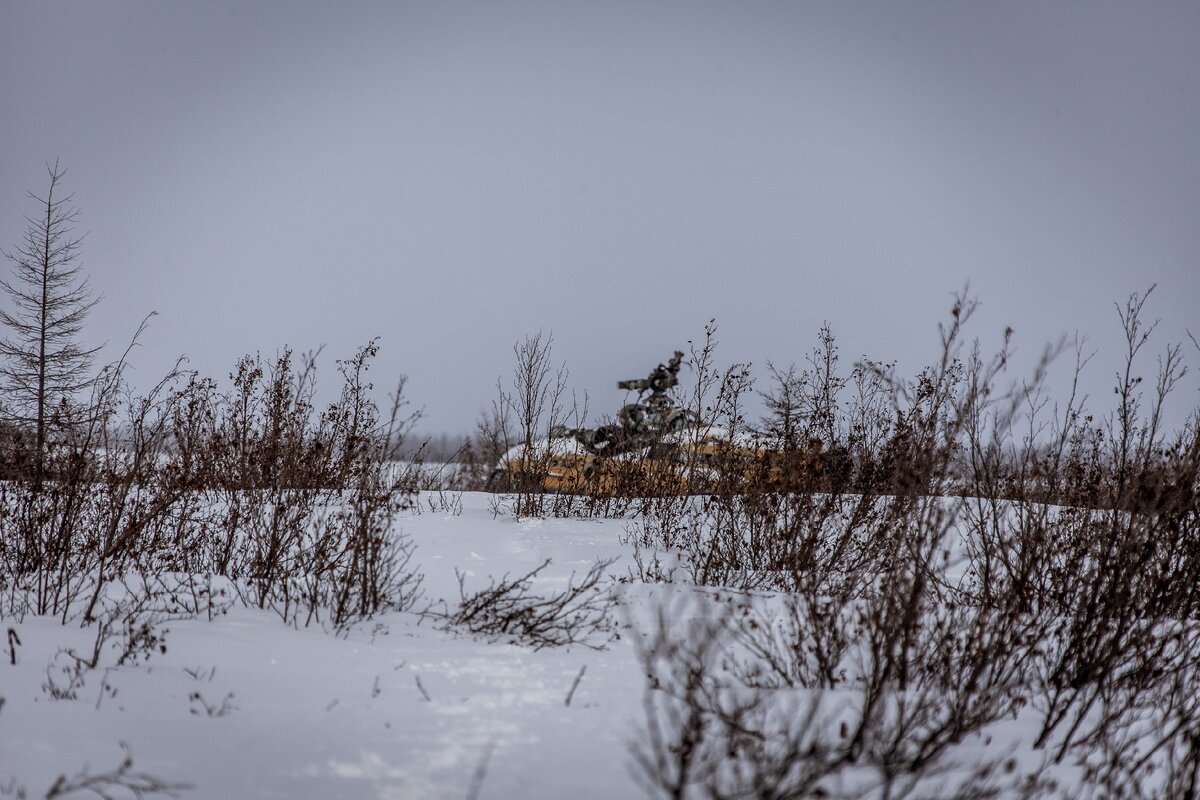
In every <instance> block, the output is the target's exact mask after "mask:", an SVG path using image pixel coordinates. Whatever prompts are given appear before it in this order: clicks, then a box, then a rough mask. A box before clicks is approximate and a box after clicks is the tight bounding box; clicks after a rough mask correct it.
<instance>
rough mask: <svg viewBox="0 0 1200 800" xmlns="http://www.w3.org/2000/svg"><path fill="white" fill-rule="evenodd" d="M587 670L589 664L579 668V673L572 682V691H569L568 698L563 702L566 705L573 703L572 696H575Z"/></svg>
mask: <svg viewBox="0 0 1200 800" xmlns="http://www.w3.org/2000/svg"><path fill="white" fill-rule="evenodd" d="M585 672H587V664H584V665H583V666H582V667H580V668H579V674H578V675H576V676H575V680H574V681H573V682H572V683H571V691H569V692H567V699H566V700H565V701H564V702H563V705H564V706H570V705H571V698H572V697H574V696H575V690H576V689H578V688H579V682H580V681H581V680H583V673H585Z"/></svg>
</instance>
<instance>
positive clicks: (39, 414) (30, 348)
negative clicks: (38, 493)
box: [0, 161, 99, 484]
mask: <svg viewBox="0 0 1200 800" xmlns="http://www.w3.org/2000/svg"><path fill="white" fill-rule="evenodd" d="M46 170H47V172H48V174H49V178H50V187H49V189H48V190H47V192H46V195H45V197H39V196H38V195H36V194H34V193H32V192H30V193H29V197H30V199H32V200H33V201H35V202H36V203H37V209H38V210H37V212H36V214H34V215H31V216H27V217H26V218H25V221H26V222H27V223H28V224H27V226H26V228H25V232H24V236H23V238H22V239H21V242H20V244H19V245H18V246H17V248H16V249H15V250H14V251H13V252H7V251H4V256H5V257H6V258H8V260H9V261H11V262H12V265H13V275H12V276H11V277H10V278H9V279H8V280H3V281H0V287H3V288H4V291H5V292H6V293H7V294H8V296H9V298H10V301H11V302H10V307H9V308H0V323H3V325H4V327H5V328H6V329H7V335H6V336H5V337H4V338H3V339H2V340H0V387H2V388H3V391H4V395H5V399H6V401H7V405H8V409H7V411H8V415H9V416H10V417H11V418H12V421H13V422H16V423H17V424H20V425H30V424H34V425H35V426H36V449H35V452H34V458H35V461H34V469H35V475H34V479H35V481H36V482H37V483H39V484H40V483H41V479H42V475H43V470H44V465H45V452H46V444H47V429H48V425H49V422H50V421H51V419H53V418H55V417H56V416H57V414H58V411H59V410H61V411H63V412H64V414H63V416H64V417H65V416H67V415H66V413H65V412H66V411H67V409H68V407H69V405H70V400H71V397H72V395H74V394H76V393H78V392H79V391H81V390H83V389H85V388H86V387H87V386H88V385H89V383H90V382H91V380H92V376H91V365H92V360H93V358H94V356H95V355H96V352H97V351H98V350H99V348H98V347H96V348H91V349H88V348H85V347H82V346H80V344H79V342H78V337H79V333H80V330H81V329H82V327H83V321H84V318H85V317H86V316H87V313H88V311H90V310H91V309H92V307H93V306H95V305H96V303H97V302H99V298H98V297H96V296H95V295H93V294H92V292H91V290H90V288H89V287H88V282H87V278H86V277H85V276H83V275H81V274H80V268H81V264H80V245H81V243H82V238H83V237H81V236H75V235H74V230H75V222H76V220H77V218H78V215H79V212H78V210H77V209H75V208H74V207H72V206H71V205H70V203H71V198H72V195H67V196H65V197H60V196H59V194H60V186H59V184H60V183H61V181H62V178H63V176H64V175H65V174H66V171H65V170H63V169H60V168H59V166H58V162H57V161H55V162H54V165H53V166H51V165H49V164H47V165H46Z"/></svg>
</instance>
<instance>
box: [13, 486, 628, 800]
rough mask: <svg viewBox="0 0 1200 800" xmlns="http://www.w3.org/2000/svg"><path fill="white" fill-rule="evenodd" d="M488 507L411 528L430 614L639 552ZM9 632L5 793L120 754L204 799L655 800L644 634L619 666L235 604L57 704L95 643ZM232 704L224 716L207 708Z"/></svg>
mask: <svg viewBox="0 0 1200 800" xmlns="http://www.w3.org/2000/svg"><path fill="white" fill-rule="evenodd" d="M490 502H491V496H489V495H482V494H476V495H472V494H467V495H465V496H464V502H463V506H464V509H463V511H462V513H461V514H459V515H451V514H447V513H435V512H433V511H431V510H430V508H429V506H428V503H427V504H426V506H425V508H424V510H423V512H422V513H420V514H414V515H408V516H404V517H403V518H401V519H400V520H399V521H398V523H397V524H399V525H400V526H401V527H402V528H403V530H404V532H405V533H406V534H408V535H409V536H411V537H412V539H413V540H414V541H415V543H416V545H417V550H416V556H415V562H417V563H419V565H420V569H421V571H422V572H423V573H424V575H425V584H424V586H425V596H426V599H427V600H433V601H436V600H439V599H444V600H445V601H446V603H447V604H449V606H450V607H451V608H453V607H454V604H455V603H456V601H457V600H458V598H459V587H458V579H457V576H456V573H455V570H456V568H457V569H458V570H460V571H462V572H463V573H465V575H466V578H465V580H466V582H467V583H466V585H467V589H468V590H471V589H473V588H475V589H477V588H484V587H485V586H486V585H487V583H488V576H494V577H497V578H499V577H500V576H502V575H503V574H505V573H510V574H511V575H512V576H517V575H520V574H524V573H526V572H528V571H530V570H532V569H533V568H535V567H537V566H538V565H539V564H541V563H542V561H544V560H545V559H551V560H552V563H551V565H550V566H549V567H547V569H546V570H545V571H544V572H543V573H542V574H541V575H540V576H539V581H540V582H542V583H539V584H538V585H539V586H545V588H547V589H550V588H562V587H563V586H565V585H566V581H567V580H568V579H569V577H570V576H571V574H572V572H575V573H578V574H580V575H582V574H583V573H584V572H586V571H587V569H588V567H589V566H590V565H591V564H592V563H594V562H595V560H596V559H597V558H608V557H618V558H620V557H623V556H625V555H626V551H627V548H626V547H624V546H622V545H621V544H620V541H619V540H620V537H621V534H622V532H623V531H624V527H625V525H626V523H624V522H622V521H621V520H558V519H546V520H541V519H529V520H522V521H514V520H513V519H512V517H511V516H504V515H501V516H499V517H496V518H494V517H493V514H492V512H491V510H490V508H489V506H490ZM610 571H611V572H613V573H615V574H624V573H625V571H626V567H625V565H624V564H623V563H622V562H620V561H618V562H617V563H615V564H613V566H612V567H611V568H610ZM3 624H4V626H5V627H6V628H7V627H10V626H11V627H12V628H13V629H14V630H15V632H16V634H17V635H18V636H19V638H20V641H21V645H20V646H19V647H17V649H16V653H17V664H16V666H11V665H10V664H9V663H8V661H9V659H8V652H7V650H5V652H4V653H3V656H4V658H3V662H2V663H0V697H3V698H4V700H5V702H4V705H3V707H2V708H0V796H5V792H6V791H8V792H11V793H13V794H15V789H16V788H17V787H21V786H23V787H25V789H26V790H27V791H28V793H29V796H30V797H41V796H43V795H44V794H45V792H46V790H47V789H48V788H49V787H50V786H51V784H52V783H53V782H54V780H55V778H56V777H57V776H59V775H60V774H64V773H65V774H67V775H68V776H70V775H73V774H75V773H77V772H78V771H79V770H81V769H82V768H83V767H85V765H86V766H87V767H89V768H90V770H91V771H92V772H93V773H94V772H103V771H107V770H109V769H112V768H113V767H115V766H117V765H118V764H119V763H120V761H121V758H122V756H123V753H122V750H121V748H120V744H119V743H121V742H124V743H126V744H127V745H128V746H129V748H130V750H131V752H132V754H133V758H134V770H135V771H138V772H144V773H148V774H150V775H153V776H155V777H158V778H161V779H162V780H165V781H169V782H174V783H186V784H190V785H191V788H190V789H189V790H187V791H185V792H183V793H182V796H183V797H188V798H443V797H445V798H463V797H466V796H468V793H469V792H470V791H471V786H472V781H473V778H474V776H475V774H476V772H477V770H480V769H486V772H485V773H484V774H483V776H482V782H481V783H480V784H479V794H478V797H480V798H508V797H521V798H563V797H571V798H589V797H597V798H600V797H603V798H611V797H637V796H641V795H642V794H643V792H642V791H641V790H640V789H639V788H638V786H637V784H636V782H635V781H634V778H633V777H632V775H631V772H630V770H629V769H628V768H627V767H628V763H629V755H628V752H629V751H628V747H629V743H630V742H631V741H632V739H633V737H634V736H635V735H636V733H637V730H638V725H639V719H640V714H641V697H642V691H643V678H642V675H641V672H640V668H639V665H638V662H637V660H636V658H635V656H634V654H633V650H632V648H631V647H630V645H629V641H628V637H627V636H622V638H621V639H620V640H617V641H613V642H611V643H610V644H609V645H608V646H607V649H605V650H603V651H597V650H593V649H590V648H588V647H584V646H578V645H577V646H573V647H570V648H560V649H552V648H546V649H541V650H535V649H533V648H531V647H526V646H519V645H515V644H511V643H508V642H495V641H487V640H485V639H481V638H474V637H472V636H470V635H468V634H462V633H456V632H451V631H447V630H444V626H443V625H439V624H437V622H435V621H433V620H431V619H429V618H424V619H422V617H421V616H419V615H418V614H415V613H391V614H385V615H381V616H379V617H377V618H376V619H374V620H372V621H370V622H367V623H364V624H361V625H359V626H357V627H356V628H354V629H353V630H352V631H350V632H349V634H348V635H345V636H339V635H335V634H333V633H331V632H328V631H325V630H322V629H321V628H320V627H319V626H315V625H314V626H311V627H309V628H299V629H295V628H292V627H289V626H287V625H285V624H284V623H283V622H282V621H281V620H280V618H279V616H278V615H276V614H275V613H273V612H271V611H259V610H256V609H247V608H245V607H244V606H243V605H242V604H241V603H236V604H234V605H233V606H232V608H231V609H230V610H229V612H228V614H227V615H225V616H223V617H219V618H217V619H216V620H214V621H212V622H209V621H207V620H199V619H197V620H184V621H178V622H173V623H169V624H168V625H167V626H166V628H167V631H168V632H167V634H166V644H167V652H166V653H165V654H161V655H160V654H155V655H154V656H153V657H151V658H150V659H149V660H148V661H147V662H145V663H144V664H142V665H139V666H122V667H120V668H117V669H112V670H109V671H107V673H106V672H105V670H104V668H103V664H102V666H101V669H98V670H94V671H92V672H90V673H88V674H87V675H86V683H85V684H84V686H83V688H82V689H81V690H80V691H79V693H78V697H77V699H74V700H56V699H53V698H51V696H50V695H49V693H48V692H47V691H46V690H45V689H44V688H43V684H45V683H46V682H47V668H48V665H49V664H51V662H52V661H53V660H54V659H55V655H56V653H57V652H58V651H59V650H60V649H62V648H67V647H74V648H76V649H77V650H78V651H79V652H83V651H85V650H88V649H89V648H90V647H91V643H92V641H93V639H94V635H93V632H92V631H91V630H81V629H80V628H79V627H78V626H77V625H71V624H68V625H66V626H63V625H61V624H59V623H58V621H56V620H54V619H46V618H36V617H32V616H29V617H26V618H25V619H24V620H23V621H21V622H19V623H18V622H17V621H15V620H12V619H8V620H4V621H3ZM601 641H602V640H601ZM585 666H586V672H585V674H584V676H583V678H582V679H581V680H580V682H579V684H578V688H577V689H576V691H575V693H574V696H573V698H572V700H571V704H570V706H567V705H565V700H566V697H567V694H568V692H569V691H570V690H571V686H572V683H573V682H574V681H575V678H576V676H577V675H578V674H579V672H580V669H581V668H583V667H585ZM418 680H419V681H420V685H418ZM102 682H103V683H105V684H107V685H108V686H109V687H111V688H112V689H115V694H113V693H112V692H111V691H106V690H105V688H104V686H102ZM421 687H423V688H424V691H425V692H426V693H428V696H429V699H428V700H426V699H425V696H424V694H423V692H422V690H421ZM195 693H199V695H200V698H198V699H192V698H193V696H194V694H195ZM226 699H228V702H229V704H231V706H232V708H231V709H230V710H228V711H227V712H226V713H224V714H217V715H213V716H210V715H209V714H208V713H207V712H206V711H205V708H204V705H205V704H207V705H208V706H210V707H212V708H214V709H219V707H220V706H221V704H222V703H223V702H225V701H226Z"/></svg>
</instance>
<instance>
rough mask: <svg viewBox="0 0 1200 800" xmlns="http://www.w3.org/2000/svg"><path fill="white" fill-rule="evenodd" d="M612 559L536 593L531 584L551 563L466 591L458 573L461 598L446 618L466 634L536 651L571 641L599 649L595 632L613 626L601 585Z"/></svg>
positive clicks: (607, 597) (606, 631)
mask: <svg viewBox="0 0 1200 800" xmlns="http://www.w3.org/2000/svg"><path fill="white" fill-rule="evenodd" d="M612 563H613V562H612V560H606V561H597V562H596V563H595V564H593V565H592V566H591V567H590V568H589V569H588V571H587V573H586V574H585V575H584V576H583V577H582V578H580V579H579V581H578V582H577V581H576V580H575V575H574V573H572V575H571V577H570V579H568V581H567V586H566V588H565V589H563V590H562V591H559V592H553V593H550V594H544V595H543V594H537V593H535V592H534V589H533V584H534V581H536V580H537V579H538V576H539V574H540V573H541V571H542V570H544V569H545V568H546V567H548V566H549V565H550V560H549V559H546V560H545V561H543V562H542V563H541V565H540V566H538V567H535V568H534V569H532V570H530V571H529V572H527V573H525V574H524V575H521V576H519V577H516V578H510V577H509V576H508V575H504V576H502V577H501V578H500V579H499V580H495V579H493V580H492V582H491V583H490V584H489V585H488V587H487V588H486V589H480V590H478V591H475V592H470V593H468V592H467V589H466V576H464V575H463V574H462V573H457V574H458V586H459V598H460V602H459V606H458V608H457V609H456V610H455V611H454V612H453V613H452V614H449V615H447V617H446V619H447V621H448V622H449V624H450V625H451V626H454V627H458V628H463V629H465V630H468V631H470V632H471V633H475V634H481V635H484V636H489V637H494V638H502V639H511V640H512V641H515V642H518V643H521V644H527V645H531V646H532V647H533V648H534V649H535V650H540V649H542V648H543V647H562V646H565V645H570V644H583V645H585V646H588V647H596V648H598V647H600V646H602V645H598V644H596V643H595V642H594V641H593V640H594V638H595V636H596V635H597V634H600V635H604V634H611V633H612V631H613V629H614V626H613V620H612V618H611V615H610V612H611V610H612V607H613V605H614V604H615V600H614V598H613V597H612V596H611V594H610V593H609V591H608V589H607V588H606V587H604V586H602V585H601V581H602V580H603V579H604V571H605V570H606V569H608V567H609V566H611V565H612Z"/></svg>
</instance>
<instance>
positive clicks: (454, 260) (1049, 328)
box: [0, 0, 1200, 431]
mask: <svg viewBox="0 0 1200 800" xmlns="http://www.w3.org/2000/svg"><path fill="white" fill-rule="evenodd" d="M0 109H2V112H0V148H2V149H0V245H2V246H3V247H4V248H5V249H11V247H12V245H13V244H15V243H16V242H17V240H18V239H19V237H20V234H21V229H22V225H23V221H22V215H23V214H25V213H29V212H30V210H31V206H30V204H29V202H28V201H27V199H26V197H25V192H26V190H34V191H40V190H42V189H43V188H44V184H45V168H44V166H43V165H44V162H46V161H53V160H54V159H55V158H58V159H61V161H62V164H63V165H64V166H66V167H67V168H68V170H69V172H68V175H67V179H66V187H67V189H69V190H71V191H74V193H75V203H76V205H77V206H78V207H79V209H80V211H81V222H80V228H81V230H84V231H87V232H88V236H87V239H86V245H85V248H84V258H85V268H86V270H87V271H88V273H89V274H90V276H91V280H92V283H93V285H94V286H95V288H96V289H97V290H99V291H100V292H102V293H103V294H104V296H105V299H104V301H103V303H102V304H101V305H100V306H98V307H97V308H96V310H95V311H94V312H93V313H92V317H91V320H90V323H89V327H88V333H89V335H90V336H91V337H92V338H93V339H95V340H97V341H100V340H108V341H110V342H112V343H113V345H112V347H111V348H110V349H113V350H115V349H116V344H117V343H119V342H123V341H124V340H126V339H127V338H128V336H129V335H130V334H131V333H132V331H133V329H134V328H135V327H136V324H137V321H138V320H139V319H140V318H141V316H142V315H144V314H145V313H147V312H149V311H151V310H157V311H158V312H159V313H160V316H159V317H158V318H157V319H156V320H155V321H154V323H153V327H152V328H151V330H150V332H149V334H148V335H147V336H146V338H145V340H144V347H143V348H142V349H141V351H140V352H139V353H138V354H137V356H136V358H135V361H136V365H137V373H136V375H137V376H140V378H141V379H143V380H148V379H149V378H150V377H151V376H153V375H156V374H159V373H161V372H162V371H163V370H165V369H166V368H167V367H168V366H169V365H170V363H171V362H172V360H173V358H174V356H176V355H178V354H186V355H187V356H189V357H190V359H191V362H192V364H193V366H195V367H196V368H198V369H200V370H201V371H203V372H205V373H208V374H214V375H218V376H223V375H224V374H225V373H227V372H228V371H229V369H230V367H231V366H232V364H233V362H234V361H235V359H236V358H237V357H238V355H239V354H242V353H246V352H253V351H263V352H264V353H273V352H274V351H275V350H276V349H277V348H279V347H280V346H282V345H284V344H290V345H292V346H293V347H295V348H297V349H300V350H305V349H308V348H312V347H316V346H318V345H322V344H324V345H327V349H326V355H327V358H326V364H327V367H329V370H328V371H327V373H326V375H325V380H326V384H327V385H328V384H330V383H332V378H333V375H332V366H333V365H332V363H331V362H332V358H333V357H335V356H343V355H349V354H350V353H352V352H353V350H354V349H355V347H356V346H357V345H358V344H360V343H362V342H364V341H366V340H367V339H369V338H370V337H373V336H379V337H381V345H382V351H381V354H380V358H379V361H378V366H377V367H376V369H375V371H374V376H375V378H376V380H377V382H379V383H380V384H389V383H391V382H392V380H393V379H394V377H395V376H396V375H398V374H399V373H401V372H404V373H408V374H409V375H410V376H411V382H410V396H411V398H412V399H413V400H414V401H415V402H416V403H417V404H419V405H425V406H426V407H427V411H428V419H427V423H426V425H425V427H426V428H427V429H429V430H444V431H466V430H468V429H470V427H471V426H472V425H473V423H474V420H475V418H476V416H477V415H478V413H479V411H480V410H482V409H483V408H484V407H485V406H486V405H487V404H488V403H489V401H490V399H491V397H492V396H493V394H494V390H493V386H494V383H495V381H496V378H497V377H498V376H499V375H500V374H501V373H503V372H506V371H507V370H508V368H509V365H510V363H511V361H512V353H511V348H512V345H513V343H514V342H515V341H516V340H518V339H520V338H521V337H522V336H524V335H525V334H527V333H532V332H536V331H537V330H539V329H541V330H544V331H547V332H549V331H553V334H554V337H555V353H556V356H557V357H558V359H560V360H564V361H566V362H567V363H568V366H569V367H570V368H571V371H572V383H573V384H574V385H575V386H576V387H578V388H579V389H581V390H587V391H588V392H589V393H590V394H591V396H592V406H593V409H594V410H597V411H612V410H615V408H616V406H617V404H619V403H620V402H621V400H622V394H621V393H620V392H618V391H617V390H616V389H615V386H614V382H615V381H616V380H617V379H619V378H628V377H636V376H639V375H642V374H644V373H645V372H647V371H648V370H649V369H650V368H651V367H652V366H653V365H654V364H656V363H658V362H659V361H662V360H665V359H666V358H667V357H668V356H669V355H670V352H671V351H672V350H674V349H676V348H683V347H685V342H686V340H688V339H694V338H698V337H700V336H701V335H702V334H703V327H704V324H705V322H706V321H707V320H709V319H710V318H716V319H717V320H718V323H719V325H720V332H721V339H722V353H721V355H722V357H723V359H724V360H726V361H732V360H748V361H753V362H754V363H755V364H756V365H759V366H761V365H765V362H766V361H767V360H768V359H769V360H772V361H774V362H776V363H777V364H786V363H788V362H791V361H797V362H799V361H800V360H802V358H803V356H804V354H805V352H806V351H807V350H809V349H810V348H811V347H812V346H813V344H814V343H815V335H814V334H815V332H816V330H817V328H818V327H819V326H820V324H821V323H822V321H824V320H828V322H829V323H830V325H831V326H832V328H833V330H834V332H835V334H836V335H837V336H838V337H839V339H840V341H841V343H842V353H843V357H844V359H845V361H846V362H847V363H849V362H852V361H853V360H854V359H855V358H856V357H857V356H859V355H861V354H863V353H866V354H868V355H870V356H872V357H875V358H878V359H885V360H890V359H898V360H899V362H900V368H901V370H902V371H905V370H915V369H916V368H917V367H918V366H919V365H920V364H922V363H924V362H925V361H926V360H928V359H931V358H933V357H934V355H935V352H936V341H937V331H936V323H937V321H938V320H939V319H942V318H943V317H944V315H945V311H946V310H947V309H948V307H949V304H950V298H951V295H952V293H953V292H954V291H955V290H956V289H957V288H959V287H961V286H962V285H963V284H964V282H966V281H970V283H971V286H972V290H973V292H974V293H975V294H977V295H978V296H979V297H980V299H981V300H982V301H983V303H984V306H983V308H982V310H981V311H980V313H979V315H978V317H977V319H976V325H975V326H974V332H975V333H976V334H978V335H979V336H980V337H981V338H983V339H984V341H985V342H991V343H995V342H998V341H999V338H1000V333H1001V331H1002V330H1003V328H1004V326H1005V325H1012V326H1013V327H1014V328H1015V329H1016V341H1017V345H1018V348H1019V349H1020V350H1021V351H1022V352H1023V353H1025V354H1026V356H1028V357H1029V358H1032V356H1033V355H1034V354H1035V353H1036V352H1038V351H1039V350H1040V347H1041V345H1042V344H1043V343H1044V342H1046V341H1048V340H1052V339H1055V338H1057V337H1058V336H1059V335H1060V334H1062V333H1070V332H1073V331H1076V330H1079V331H1081V332H1083V333H1085V334H1088V335H1089V336H1090V338H1091V340H1092V342H1093V344H1094V346H1095V347H1098V348H1099V349H1100V351H1101V352H1100V354H1099V355H1098V356H1097V360H1096V361H1095V362H1094V366H1093V369H1092V374H1091V376H1090V379H1089V380H1090V381H1091V383H1090V384H1089V385H1090V388H1091V389H1092V391H1093V393H1103V391H1104V389H1105V387H1106V386H1107V385H1108V383H1109V378H1110V376H1111V374H1112V371H1113V369H1115V366H1116V359H1117V357H1118V352H1117V345H1118V336H1117V333H1118V331H1117V327H1116V315H1115V312H1114V309H1113V303H1114V302H1115V301H1119V300H1122V299H1123V298H1124V297H1125V296H1126V295H1128V294H1129V293H1130V292H1132V291H1135V290H1141V289H1144V288H1146V287H1147V286H1149V285H1150V284H1152V283H1157V284H1158V287H1159V288H1158V290H1157V292H1156V295H1155V297H1154V299H1153V300H1152V303H1151V305H1150V308H1151V311H1152V313H1153V315H1154V316H1156V317H1161V318H1162V320H1163V323H1162V328H1161V330H1162V333H1163V337H1164V338H1163V342H1165V341H1166V340H1172V339H1173V340H1179V339H1182V338H1183V337H1184V329H1185V328H1190V329H1191V330H1192V332H1193V333H1196V334H1197V335H1198V336H1200V310H1198V309H1200V306H1198V299H1200V146H1198V145H1200V3H1196V2H1195V1H1194V0H1184V1H1183V2H1128V3H1113V2H1100V1H1098V0H1081V1H1080V2H1041V1H1039V2H1026V3H1022V2H1004V3H973V2H967V3H964V2H958V1H957V0H955V1H954V2H937V3H935V2H882V1H881V2H858V3H855V2H829V3H818V2H779V3H770V2H738V3H732V2H730V3H707V2H678V3H658V2H643V1H639V2H628V3H623V2H612V1H611V0H605V2H592V3H574V2H545V3H520V2H462V3H458V2H456V3H446V2H428V3H397V2H386V3H385V2H380V3H317V2H308V3H302V2H294V1H290V0H289V2H254V3H229V2H220V1H219V0H206V2H203V3H183V2H140V3H134V2H121V3H99V2H92V0H87V2H82V1H81V2H69V3H68V2H46V1H44V0H39V2H27V1H26V0H5V2H4V3H3V4H0ZM1191 361H1192V363H1197V362H1198V361H1200V353H1196V352H1195V351H1194V350H1193V351H1192V356H1191ZM1189 392H1190V396H1189V397H1188V398H1187V401H1188V403H1189V404H1190V405H1192V406H1194V405H1195V400H1196V391H1195V388H1194V384H1192V386H1190V387H1189ZM1097 400H1098V402H1099V403H1101V404H1107V403H1108V400H1109V398H1108V397H1104V396H1101V397H1098V398H1097Z"/></svg>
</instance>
